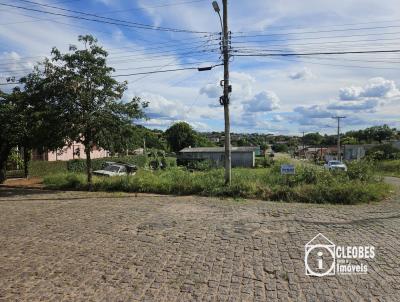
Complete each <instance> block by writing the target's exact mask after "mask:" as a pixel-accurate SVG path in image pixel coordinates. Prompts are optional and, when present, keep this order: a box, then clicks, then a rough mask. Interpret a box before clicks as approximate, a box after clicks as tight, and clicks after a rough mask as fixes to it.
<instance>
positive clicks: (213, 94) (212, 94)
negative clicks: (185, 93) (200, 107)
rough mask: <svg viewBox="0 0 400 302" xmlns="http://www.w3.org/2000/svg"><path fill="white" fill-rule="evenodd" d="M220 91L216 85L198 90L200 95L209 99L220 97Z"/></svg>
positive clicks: (208, 85) (209, 85)
mask: <svg viewBox="0 0 400 302" xmlns="http://www.w3.org/2000/svg"><path fill="white" fill-rule="evenodd" d="M221 93H222V90H221V87H219V86H218V85H216V84H207V85H206V86H204V87H201V88H200V94H205V95H206V96H207V97H209V98H210V99H215V98H219V97H220V96H221Z"/></svg>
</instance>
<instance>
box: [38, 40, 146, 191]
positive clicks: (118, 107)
mask: <svg viewBox="0 0 400 302" xmlns="http://www.w3.org/2000/svg"><path fill="white" fill-rule="evenodd" d="M78 40H79V42H81V43H82V44H83V47H82V48H78V47H77V46H75V45H72V46H70V48H69V51H68V52H67V53H62V52H61V51H59V50H58V49H57V48H53V50H52V52H51V55H52V56H51V59H47V60H45V61H44V62H43V65H44V66H43V68H42V69H41V71H39V70H37V73H38V74H37V77H39V78H41V79H42V80H41V81H37V83H39V84H40V85H39V87H37V90H38V91H40V94H42V95H45V96H46V98H47V103H48V104H49V105H50V106H53V107H56V108H58V111H59V116H57V118H58V120H59V124H60V125H61V126H62V128H63V132H64V133H63V136H64V139H65V141H66V142H68V143H72V142H74V141H75V142H80V143H82V144H83V145H84V147H85V150H84V152H85V155H86V166H87V180H88V184H89V189H91V187H92V163H91V155H90V154H91V152H92V151H93V149H94V148H96V147H99V148H105V149H108V148H110V149H112V148H120V146H123V145H124V141H125V140H126V139H127V135H126V134H127V133H129V131H130V129H129V128H128V125H130V124H132V123H133V121H134V119H138V118H143V117H144V111H143V108H144V107H146V106H147V103H146V102H143V101H142V100H141V99H140V98H138V97H134V98H133V99H132V100H130V101H123V100H122V98H123V94H124V92H125V91H126V89H127V83H126V82H122V83H120V82H118V81H117V80H115V78H114V77H113V76H112V73H113V72H114V69H113V68H111V67H109V66H108V65H107V56H108V53H107V51H105V50H104V49H103V48H102V47H101V46H99V45H98V43H97V40H96V39H95V38H94V37H93V36H90V35H87V36H79V39H78ZM33 89H36V87H35V86H34V87H33Z"/></svg>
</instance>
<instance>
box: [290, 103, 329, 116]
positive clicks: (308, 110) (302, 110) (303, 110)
mask: <svg viewBox="0 0 400 302" xmlns="http://www.w3.org/2000/svg"><path fill="white" fill-rule="evenodd" d="M294 112H297V113H299V114H301V115H302V116H303V117H305V118H308V119H314V118H328V117H331V116H332V113H331V112H329V111H328V110H326V109H325V108H324V107H323V106H320V105H313V106H309V107H305V106H300V107H296V108H294Z"/></svg>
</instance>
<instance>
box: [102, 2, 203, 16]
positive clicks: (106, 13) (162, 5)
mask: <svg viewBox="0 0 400 302" xmlns="http://www.w3.org/2000/svg"><path fill="white" fill-rule="evenodd" d="M204 1H205V0H192V1H184V2H175V3H166V4H160V5H154V6H147V7H146V8H159V7H170V6H179V5H184V4H190V3H199V2H204ZM135 10H145V8H140V7H137V8H126V9H120V10H114V11H107V12H102V13H98V14H101V15H108V14H115V13H125V12H131V11H135Z"/></svg>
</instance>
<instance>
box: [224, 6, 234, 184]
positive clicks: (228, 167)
mask: <svg viewBox="0 0 400 302" xmlns="http://www.w3.org/2000/svg"><path fill="white" fill-rule="evenodd" d="M222 6H223V39H222V43H223V55H224V95H223V97H222V103H223V105H224V118H225V184H227V185H230V184H231V179H232V171H231V161H232V158H231V129H230V128H231V125H230V118H229V94H230V92H231V86H230V85H229V31H228V0H222Z"/></svg>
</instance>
